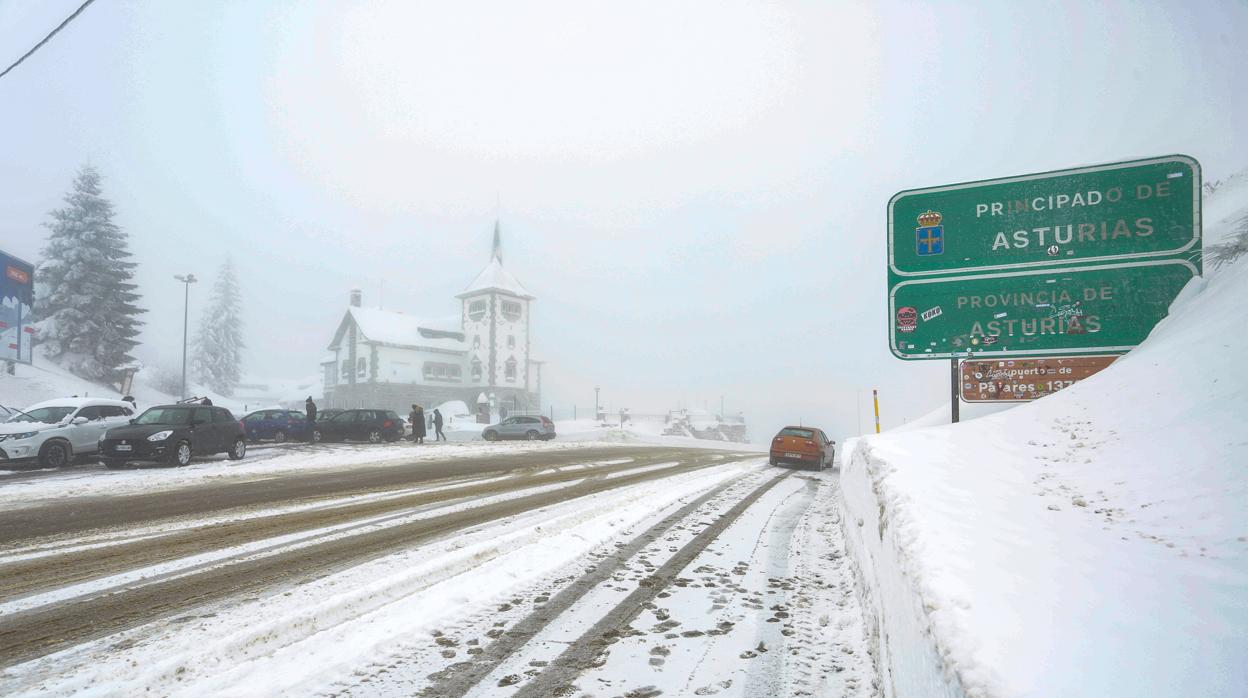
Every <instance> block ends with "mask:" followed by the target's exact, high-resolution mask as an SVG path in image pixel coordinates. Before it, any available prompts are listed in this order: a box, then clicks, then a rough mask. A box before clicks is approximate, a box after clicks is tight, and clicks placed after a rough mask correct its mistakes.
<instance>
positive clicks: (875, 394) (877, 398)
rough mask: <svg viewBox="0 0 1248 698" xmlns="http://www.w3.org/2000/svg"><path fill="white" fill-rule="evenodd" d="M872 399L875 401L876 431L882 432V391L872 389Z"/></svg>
mask: <svg viewBox="0 0 1248 698" xmlns="http://www.w3.org/2000/svg"><path fill="white" fill-rule="evenodd" d="M871 400H872V401H874V402H875V433H877V434H878V433H880V391H878V390H874V389H873V390H872V391H871Z"/></svg>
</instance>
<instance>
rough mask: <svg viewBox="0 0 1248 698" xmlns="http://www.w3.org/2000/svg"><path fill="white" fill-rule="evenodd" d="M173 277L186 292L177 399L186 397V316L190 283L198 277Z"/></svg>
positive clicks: (189, 299)
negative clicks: (180, 388)
mask: <svg viewBox="0 0 1248 698" xmlns="http://www.w3.org/2000/svg"><path fill="white" fill-rule="evenodd" d="M173 278H175V279H177V280H178V281H181V282H182V284H183V285H184V286H185V287H186V293H185V294H184V299H183V302H182V396H181V397H179V398H178V399H179V400H185V399H186V323H187V318H188V317H189V316H190V308H191V284H193V283H195V282H196V281H199V279H196V278H195V275H194V274H187V275H186V276H182V275H181V274H174V276H173Z"/></svg>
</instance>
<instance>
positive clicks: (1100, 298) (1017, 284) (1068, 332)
mask: <svg viewBox="0 0 1248 698" xmlns="http://www.w3.org/2000/svg"><path fill="white" fill-rule="evenodd" d="M1198 273H1199V272H1198V270H1197V269H1196V267H1195V265H1193V264H1191V263H1190V262H1187V261H1185V260H1143V261H1138V262H1120V263H1118V264H1112V265H1105V266H1095V267H1062V268H1058V269H1040V270H1031V271H1027V272H1023V273H1010V274H1006V273H1000V272H998V273H991V274H979V275H974V276H971V275H968V276H962V277H954V278H946V279H910V280H907V281H903V282H901V283H900V284H898V285H897V286H896V287H895V288H894V289H893V293H892V295H891V296H890V298H889V316H890V317H891V318H892V319H893V333H892V337H893V345H892V350H893V353H894V354H896V355H897V356H900V357H901V358H903V359H919V358H923V359H948V358H953V357H955V356H965V355H966V351H967V350H968V349H969V350H972V351H973V352H974V354H975V355H976V356H983V357H991V356H1006V355H1023V354H1026V355H1028V356H1045V355H1060V354H1086V353H1089V352H1092V353H1116V352H1124V351H1127V350H1129V349H1130V348H1132V347H1134V346H1135V345H1137V344H1139V343H1140V342H1141V341H1143V340H1144V338H1145V337H1147V336H1148V333H1149V332H1150V331H1152V329H1153V326H1154V325H1156V324H1157V322H1158V321H1159V320H1161V319H1162V318H1163V317H1165V316H1166V311H1167V309H1168V308H1169V307H1170V302H1171V301H1172V300H1174V297H1175V296H1176V295H1178V293H1179V291H1180V290H1181V289H1182V288H1183V286H1184V284H1186V283H1187V282H1188V281H1189V280H1190V279H1191V278H1192V277H1193V276H1196V275H1197V274H1198Z"/></svg>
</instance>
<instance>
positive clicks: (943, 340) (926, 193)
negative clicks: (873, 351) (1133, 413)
mask: <svg viewBox="0 0 1248 698" xmlns="http://www.w3.org/2000/svg"><path fill="white" fill-rule="evenodd" d="M1200 273H1201V229H1200V164H1199V163H1197V162H1196V160H1194V159H1192V158H1190V157H1187V156H1184V155H1172V156H1166V157H1159V158H1150V159H1147V160H1135V161H1130V162H1120V163H1112V164H1108V165H1097V166H1092V167H1081V168H1075V169H1070V170H1060V171H1056V172H1046V173H1041V174H1034V175H1023V176H1019V177H1007V178H1003V179H995V180H987V181H982V182H970V183H965V184H953V185H948V186H941V187H930V188H926V189H913V190H907V191H902V192H899V193H898V194H897V195H895V196H894V197H893V198H892V199H891V200H890V201H889V203H888V281H889V324H890V327H891V331H890V334H889V337H890V347H891V349H892V351H893V353H894V354H895V355H896V356H898V357H900V358H903V359H935V358H950V357H953V356H955V355H958V356H965V353H966V351H967V350H968V349H970V350H973V351H974V353H975V354H977V355H980V354H982V355H985V356H1006V355H1023V354H1028V355H1043V354H1074V353H1084V354H1087V353H1122V352H1125V351H1127V350H1129V349H1131V348H1132V347H1134V346H1135V345H1136V344H1138V343H1139V342H1140V341H1141V340H1143V339H1144V337H1146V336H1147V335H1148V333H1149V331H1150V330H1151V329H1152V327H1153V326H1154V325H1155V324H1156V323H1157V321H1158V320H1160V319H1161V318H1163V317H1165V315H1166V312H1167V310H1168V308H1169V305H1170V302H1171V301H1172V300H1174V297H1175V296H1176V295H1177V294H1178V292H1179V290H1180V289H1181V288H1182V287H1183V284H1184V283H1186V282H1187V280H1188V279H1190V278H1191V277H1192V276H1196V275H1199V274H1200ZM1007 304H1008V306H1009V307H1006V305H1007ZM1003 313H1004V314H1003ZM998 316H999V317H998ZM1024 321H1025V322H1024ZM985 342H986V343H985Z"/></svg>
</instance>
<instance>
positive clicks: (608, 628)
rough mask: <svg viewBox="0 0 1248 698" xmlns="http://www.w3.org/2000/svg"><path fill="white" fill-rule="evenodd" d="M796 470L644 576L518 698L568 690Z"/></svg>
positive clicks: (757, 491)
mask: <svg viewBox="0 0 1248 698" xmlns="http://www.w3.org/2000/svg"><path fill="white" fill-rule="evenodd" d="M792 474H793V471H787V472H785V473H783V474H781V475H779V476H778V477H774V478H772V479H770V480H768V481H766V482H764V483H763V484H761V485H759V487H758V488H757V489H755V490H754V491H753V492H750V493H749V494H748V495H746V496H745V497H744V498H742V499H741V501H740V502H737V503H736V504H735V505H734V506H733V507H732V508H731V509H729V510H728V511H726V512H724V513H723V514H721V515H720V516H719V517H718V518H716V519H715V521H714V522H712V523H711V524H710V525H709V526H707V527H706V528H704V529H702V531H701V532H699V533H698V534H697V535H696V536H694V538H693V540H691V541H689V542H688V543H686V544H685V545H684V546H683V547H682V548H681V549H680V550H678V551H677V552H676V553H675V554H673V555H672V556H671V557H670V558H668V560H667V562H665V563H663V565H662V566H660V567H659V569H658V570H656V571H655V572H654V573H653V574H651V575H650V576H649V577H648V578H647V579H645V580H643V581H642V583H641V584H640V585H639V586H638V587H637V589H636V590H635V591H633V592H632V593H631V594H629V595H628V596H627V597H625V598H624V600H623V601H621V602H620V603H619V604H617V605H616V606H615V608H613V609H611V610H610V611H608V612H607V613H606V615H604V616H603V617H602V619H601V620H599V621H598V622H597V623H595V624H594V626H593V627H591V628H590V629H589V630H588V631H586V632H585V633H584V634H582V635H581V636H580V637H579V638H577V639H576V641H575V642H573V643H572V644H571V646H569V647H568V649H567V650H565V651H564V652H563V653H562V654H560V655H559V656H558V657H557V658H556V659H555V661H553V662H551V663H550V665H548V666H547V667H546V668H545V671H543V672H542V673H541V674H538V675H537V677H535V678H534V679H533V680H532V681H530V682H529V683H527V684H526V685H525V686H524V687H523V688H521V689H520V690H519V691H517V692H516V694H515V695H516V698H546V697H547V696H553V695H563V694H565V693H566V692H567V690H568V689H569V688H570V687H571V685H572V683H573V682H574V681H575V680H576V678H577V677H578V676H580V674H581V672H583V671H585V670H586V669H588V668H589V667H591V666H592V665H593V663H594V660H595V659H596V658H597V657H598V655H599V654H600V653H601V652H602V650H603V648H605V647H606V646H607V645H608V644H610V642H611V638H612V637H613V636H618V635H619V633H620V631H621V630H622V629H624V628H626V627H627V626H628V625H629V624H630V623H631V622H632V621H633V620H634V619H635V618H637V616H639V615H640V614H641V612H642V611H643V610H644V609H645V605H646V604H648V603H651V602H652V601H654V599H655V597H657V596H658V595H659V594H660V593H661V592H662V591H663V590H664V589H666V588H667V587H668V586H670V585H671V583H672V582H673V581H674V580H675V579H676V576H677V575H678V574H679V573H680V571H681V570H683V569H684V568H685V567H686V566H688V564H689V563H690V562H692V561H693V559H694V558H696V557H697V556H698V555H699V554H701V552H702V551H703V550H705V549H706V547H707V546H708V545H710V544H711V543H712V542H713V541H714V540H715V539H716V538H718V537H719V535H720V534H721V533H723V532H724V529H726V528H728V526H730V525H731V524H732V523H733V522H734V521H736V520H737V518H738V517H740V516H741V514H743V513H745V510H746V509H749V508H750V506H752V505H753V504H754V503H755V502H757V501H758V499H759V498H760V497H762V496H763V495H764V494H766V493H767V492H769V491H770V490H771V488H773V487H775V486H776V485H777V484H779V483H780V482H781V481H783V480H784V479H785V478H787V477H789V476H790V475H792Z"/></svg>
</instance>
